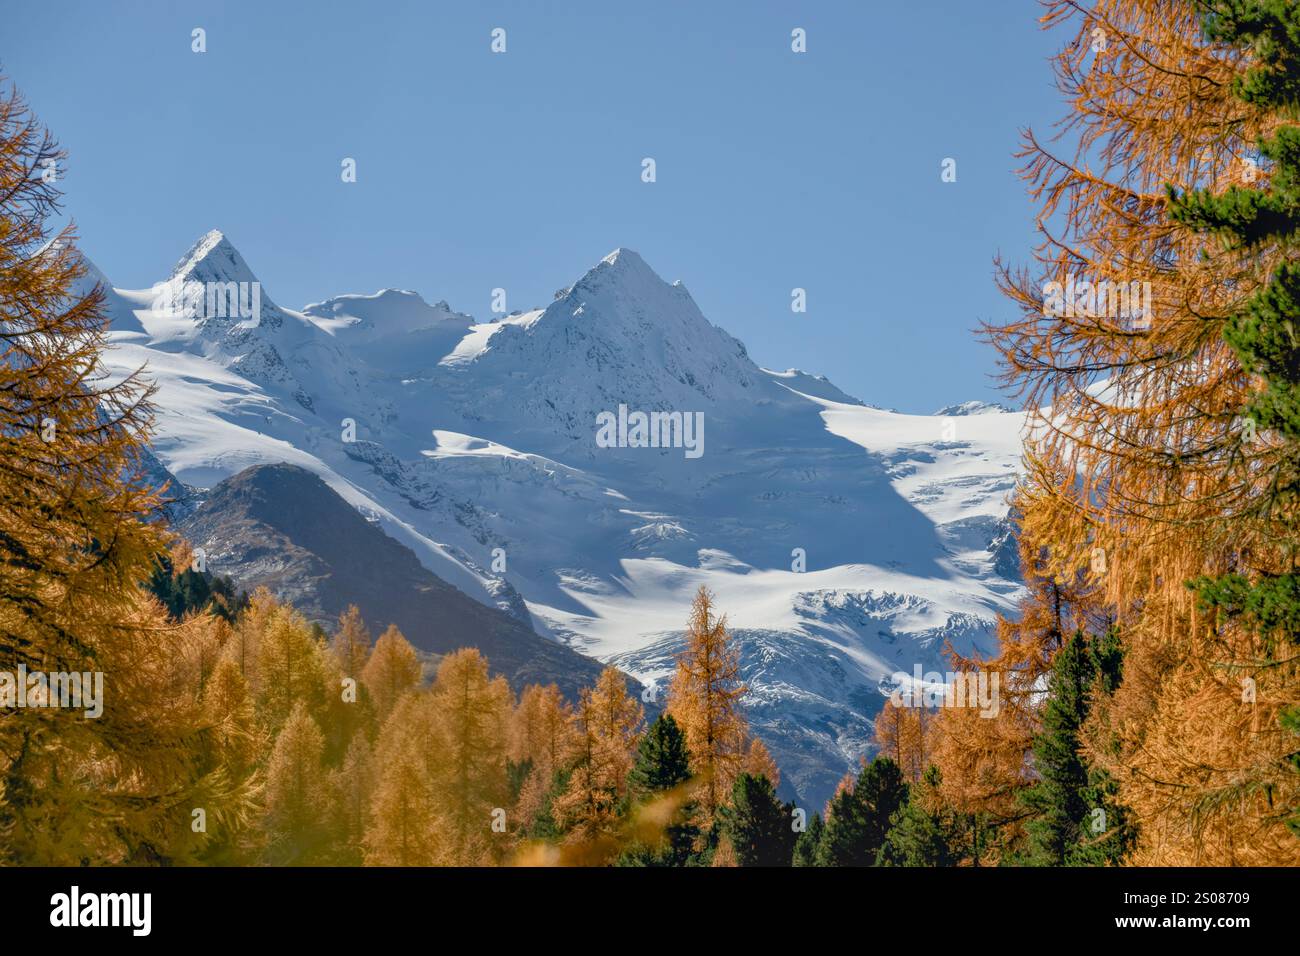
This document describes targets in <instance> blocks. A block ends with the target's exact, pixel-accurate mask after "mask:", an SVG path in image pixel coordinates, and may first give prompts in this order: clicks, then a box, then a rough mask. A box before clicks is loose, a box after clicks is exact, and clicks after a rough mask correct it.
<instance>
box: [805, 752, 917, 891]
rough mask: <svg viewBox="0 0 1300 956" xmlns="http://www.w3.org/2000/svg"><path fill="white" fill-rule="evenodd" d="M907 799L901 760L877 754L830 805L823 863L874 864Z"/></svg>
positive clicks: (822, 848) (821, 850)
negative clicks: (898, 761)
mask: <svg viewBox="0 0 1300 956" xmlns="http://www.w3.org/2000/svg"><path fill="white" fill-rule="evenodd" d="M906 799H907V784H905V783H904V782H903V775H902V772H901V771H900V770H899V768H898V764H896V763H894V761H892V760H890V759H889V758H888V757H877V758H875V759H874V760H873V761H871V763H869V764H867V765H865V766H864V767H863V768H862V770H861V771H860V772H859V773H858V776H857V778H856V779H854V778H852V777H850V778H847V779H846V780H845V781H844V782H843V783H842V784H841V785H840V788H839V790H838V791H837V793H836V794H835V796H834V797H832V798H831V802H830V803H829V804H828V806H827V812H826V823H825V834H824V835H823V837H822V839H821V842H820V846H819V852H818V857H817V862H818V864H819V865H821V866H874V865H875V864H876V858H877V855H878V854H879V853H880V849H881V847H882V846H884V843H885V837H886V836H887V835H888V833H889V827H890V822H891V820H892V818H893V816H894V814H895V813H897V812H898V810H899V808H900V807H901V806H902V805H903V802H904V800H906Z"/></svg>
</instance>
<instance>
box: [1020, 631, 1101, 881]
mask: <svg viewBox="0 0 1300 956" xmlns="http://www.w3.org/2000/svg"><path fill="white" fill-rule="evenodd" d="M1095 676H1096V670H1095V667H1094V664H1093V661H1092V658H1091V656H1090V655H1089V654H1088V646H1087V643H1086V642H1085V640H1084V637H1083V634H1082V632H1075V634H1074V636H1073V637H1071V638H1070V639H1069V640H1067V641H1066V642H1065V644H1064V645H1062V647H1061V649H1060V650H1059V651H1057V653H1056V658H1055V659H1054V660H1053V662H1052V673H1051V676H1050V678H1049V679H1048V687H1047V703H1046V704H1045V705H1044V707H1043V715H1042V732H1041V733H1039V735H1038V736H1037V737H1036V738H1035V740H1034V748H1033V752H1034V769H1035V770H1036V771H1037V773H1038V777H1039V782H1038V783H1037V784H1035V785H1034V786H1033V787H1030V788H1029V789H1028V790H1026V791H1025V792H1024V793H1023V794H1022V796H1021V799H1022V801H1023V803H1024V805H1025V807H1026V808H1027V809H1028V810H1030V811H1031V812H1032V813H1033V814H1034V819H1033V820H1032V821H1030V823H1029V824H1028V826H1027V827H1026V830H1027V832H1028V837H1029V839H1028V847H1027V849H1026V851H1025V854H1024V857H1023V859H1022V861H1021V862H1023V863H1025V864H1026V865H1030V866H1061V865H1062V864H1064V863H1065V862H1066V857H1067V855H1068V852H1069V850H1070V849H1071V848H1072V847H1074V846H1076V845H1077V844H1078V843H1079V842H1080V840H1081V838H1082V835H1083V821H1084V816H1085V814H1086V813H1087V812H1088V807H1087V805H1086V803H1085V802H1084V798H1083V790H1084V788H1085V787H1086V786H1087V785H1088V767H1087V765H1086V764H1085V763H1084V761H1083V758H1082V756H1081V755H1080V753H1079V733H1080V730H1081V728H1082V727H1083V722H1084V720H1086V719H1087V716H1088V707H1089V703H1090V695H1091V688H1092V682H1093V679H1094V677H1095Z"/></svg>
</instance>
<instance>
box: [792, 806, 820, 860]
mask: <svg viewBox="0 0 1300 956" xmlns="http://www.w3.org/2000/svg"><path fill="white" fill-rule="evenodd" d="M825 834H826V826H825V824H824V823H822V815H821V814H820V813H814V814H813V817H812V819H811V820H809V821H808V829H806V830H804V832H803V833H800V834H799V836H798V839H797V840H796V841H795V844H794V859H793V863H794V865H795V866H819V865H820V862H819V861H820V860H821V845H822V839H823V837H824V836H825Z"/></svg>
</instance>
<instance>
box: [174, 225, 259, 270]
mask: <svg viewBox="0 0 1300 956" xmlns="http://www.w3.org/2000/svg"><path fill="white" fill-rule="evenodd" d="M171 278H172V279H181V280H185V281H195V282H256V281H257V277H256V276H255V275H253V270H252V269H250V268H249V267H248V263H247V262H245V261H244V257H243V256H241V255H240V254H239V250H238V249H236V248H235V247H234V245H232V244H231V242H230V240H229V239H227V238H226V235H225V233H223V232H222V231H221V230H220V229H211V230H209V231H208V232H206V233H204V234H203V235H202V236H200V237H199V240H198V241H197V242H196V243H194V245H192V246H190V249H189V251H188V252H186V253H185V255H183V256H181V258H180V261H179V262H177V263H176V266H175V268H173V269H172V274H171Z"/></svg>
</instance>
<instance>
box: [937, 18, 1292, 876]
mask: <svg viewBox="0 0 1300 956" xmlns="http://www.w3.org/2000/svg"><path fill="white" fill-rule="evenodd" d="M1049 6H1050V10H1049V12H1048V14H1047V15H1046V16H1045V17H1044V18H1043V19H1044V22H1045V23H1046V24H1048V25H1049V26H1050V27H1051V28H1052V29H1059V28H1061V27H1063V26H1067V25H1070V24H1072V26H1073V29H1072V30H1071V31H1070V33H1069V34H1068V35H1067V36H1066V37H1065V38H1064V40H1065V42H1064V43H1063V44H1062V47H1061V50H1060V53H1059V54H1058V55H1057V57H1056V58H1055V61H1054V70H1055V76H1056V81H1057V85H1058V87H1059V88H1060V89H1061V91H1062V93H1063V95H1064V97H1065V99H1066V101H1067V102H1068V103H1069V104H1070V114H1069V115H1068V116H1067V117H1065V119H1064V120H1063V122H1062V124H1061V126H1062V128H1063V129H1064V130H1066V131H1068V132H1066V133H1064V134H1063V136H1062V140H1063V141H1060V142H1052V143H1050V144H1044V143H1042V142H1040V141H1039V140H1037V139H1036V138H1035V136H1034V135H1033V133H1032V132H1030V133H1027V134H1026V142H1025V149H1024V153H1023V155H1024V156H1025V157H1026V158H1027V160H1028V161H1027V163H1026V166H1025V169H1024V176H1025V178H1026V179H1027V180H1028V181H1029V182H1030V189H1031V191H1032V193H1033V195H1034V196H1035V197H1036V198H1037V199H1038V201H1039V203H1040V206H1041V208H1040V210H1039V214H1038V221H1039V222H1040V223H1043V224H1046V223H1051V227H1050V228H1047V227H1045V228H1044V229H1043V232H1042V237H1043V242H1042V244H1041V245H1040V247H1039V248H1038V249H1037V250H1036V251H1035V258H1036V260H1037V265H1036V267H1032V268H1026V269H1019V268H1016V269H1013V268H1010V267H1006V266H1002V265H1001V264H999V284H1000V286H1001V288H1002V289H1003V291H1004V292H1005V293H1006V294H1007V295H1008V296H1009V297H1010V298H1011V299H1013V300H1014V301H1015V302H1016V303H1017V305H1018V306H1019V308H1020V310H1021V316H1020V317H1018V318H1017V319H1014V320H1011V321H1008V322H1005V323H1002V324H1000V325H998V326H993V327H989V328H988V330H987V331H988V332H989V336H990V338H991V340H992V341H993V343H994V344H995V345H996V346H997V348H998V349H999V351H1000V352H1001V356H1002V362H1003V367H1004V370H1005V378H1006V382H1007V384H1008V385H1009V386H1011V387H1013V388H1014V389H1016V390H1017V392H1018V394H1019V395H1020V396H1021V397H1022V398H1023V401H1024V403H1025V407H1026V408H1027V409H1028V413H1027V414H1028V422H1027V433H1028V434H1029V436H1030V438H1031V441H1030V442H1029V443H1028V445H1027V447H1026V477H1025V479H1024V481H1023V483H1022V487H1021V489H1020V490H1019V492H1018V495H1017V498H1018V504H1019V506H1020V507H1021V512H1022V515H1023V517H1022V519H1021V522H1020V533H1021V540H1022V542H1023V543H1025V544H1027V545H1028V546H1030V547H1031V548H1033V549H1034V550H1035V552H1037V553H1041V554H1043V555H1045V556H1046V560H1045V563H1046V564H1047V565H1048V567H1047V568H1046V571H1047V574H1046V575H1045V576H1046V577H1048V578H1050V579H1052V580H1056V581H1065V582H1069V583H1071V584H1073V583H1074V582H1075V581H1076V580H1078V579H1080V578H1083V579H1084V580H1085V581H1086V583H1087V587H1086V588H1085V589H1084V592H1083V593H1082V594H1081V595H1080V596H1079V597H1080V598H1081V600H1080V601H1079V602H1078V604H1077V605H1076V607H1075V608H1074V609H1073V610H1074V617H1075V620H1074V622H1073V624H1072V626H1071V627H1069V628H1065V629H1063V630H1062V633H1067V634H1068V633H1072V631H1073V630H1074V629H1076V628H1081V629H1084V630H1085V631H1086V632H1089V633H1095V634H1101V633H1104V628H1105V627H1106V626H1108V625H1109V624H1110V623H1116V624H1118V625H1119V626H1120V633H1121V635H1122V642H1123V649H1124V655H1123V660H1124V664H1123V668H1124V679H1123V681H1122V683H1121V684H1120V686H1119V687H1118V688H1117V690H1116V691H1115V693H1114V694H1113V695H1111V696H1108V697H1106V698H1103V699H1099V700H1098V701H1097V703H1096V705H1095V707H1094V712H1093V716H1092V717H1091V718H1090V720H1089V724H1090V727H1085V728H1084V746H1085V749H1086V750H1087V753H1088V757H1089V759H1090V760H1091V761H1093V762H1094V764H1095V767H1096V769H1099V770H1102V771H1105V772H1106V774H1107V775H1108V777H1107V780H1108V781H1109V783H1107V782H1106V781H1098V783H1099V784H1100V785H1101V786H1102V788H1103V789H1104V788H1106V787H1112V786H1113V787H1116V788H1118V797H1119V800H1120V802H1121V803H1122V804H1123V805H1124V806H1125V807H1126V808H1128V810H1130V811H1131V813H1132V819H1133V822H1134V823H1135V824H1136V832H1137V834H1138V839H1139V842H1138V844H1137V846H1136V848H1135V849H1134V852H1133V854H1132V856H1131V860H1132V862H1136V863H1140V864H1146V865H1169V864H1190V863H1195V864H1201V865H1205V864H1215V863H1217V864H1233V863H1256V864H1280V863H1285V862H1288V861H1292V862H1294V861H1296V860H1300V842H1297V841H1296V840H1295V839H1294V837H1293V836H1292V835H1291V834H1290V833H1289V832H1288V831H1287V829H1286V827H1285V825H1284V821H1285V817H1286V815H1287V814H1286V813H1284V812H1280V810H1279V808H1280V807H1289V806H1292V805H1294V804H1295V803H1296V802H1297V800H1300V798H1298V797H1297V794H1300V779H1297V777H1296V775H1295V774H1294V772H1293V771H1292V770H1291V768H1290V766H1289V761H1288V757H1289V756H1290V755H1291V754H1293V753H1294V752H1295V750H1296V741H1295V737H1294V735H1293V734H1291V733H1290V732H1289V731H1288V730H1287V728H1286V726H1285V724H1284V715H1285V714H1286V712H1287V711H1288V710H1289V709H1290V708H1293V707H1297V706H1300V681H1297V680H1296V679H1295V671H1294V665H1293V664H1283V663H1282V662H1284V661H1289V660H1290V659H1291V658H1293V657H1294V653H1293V649H1291V648H1289V647H1278V648H1276V649H1273V650H1270V648H1269V647H1268V646H1267V644H1268V641H1267V639H1265V638H1264V637H1263V635H1261V634H1259V633H1257V632H1255V631H1253V630H1252V629H1251V628H1250V627H1249V626H1247V625H1246V623H1245V622H1243V621H1242V620H1240V619H1235V618H1234V616H1233V615H1232V614H1231V613H1229V611H1228V610H1227V609H1226V608H1224V607H1220V606H1216V605H1215V603H1214V600H1215V598H1216V596H1217V594H1218V589H1217V588H1216V587H1214V585H1213V583H1212V582H1217V581H1221V580H1224V579H1225V578H1226V576H1228V575H1234V574H1236V575H1240V576H1241V577H1242V578H1244V579H1245V580H1246V581H1247V582H1248V584H1249V586H1251V587H1252V588H1253V587H1255V586H1257V585H1258V586H1261V587H1263V588H1265V589H1267V588H1271V587H1272V586H1273V584H1272V580H1273V579H1274V578H1276V577H1280V576H1285V575H1289V574H1294V573H1296V571H1297V570H1298V569H1297V565H1296V558H1297V554H1296V540H1297V535H1296V532H1297V527H1296V524H1297V520H1300V509H1297V507H1296V505H1297V500H1296V494H1295V491H1296V489H1297V482H1296V477H1297V475H1298V474H1300V465H1298V462H1300V456H1298V455H1297V454H1296V448H1295V442H1294V430H1293V429H1294V426H1293V425H1289V424H1288V421H1289V420H1290V418H1291V411H1292V410H1293V408H1294V405H1293V398H1294V395H1295V394H1296V393H1295V391H1294V388H1295V384H1296V382H1297V376H1296V371H1297V367H1296V365H1295V359H1296V354H1297V353H1296V345H1297V343H1296V342H1295V340H1294V339H1293V338H1292V335H1291V332H1290V330H1289V328H1288V323H1289V321H1290V317H1291V316H1292V314H1293V313H1294V308H1293V306H1292V305H1291V304H1290V302H1289V301H1288V300H1290V299H1291V298H1292V290H1291V289H1290V288H1289V287H1290V286H1293V285H1295V280H1294V279H1293V278H1292V277H1290V276H1289V273H1290V271H1291V270H1292V269H1293V268H1294V259H1295V252H1296V250H1295V242H1296V239H1295V233H1294V229H1293V228H1292V226H1291V225H1290V223H1289V220H1290V219H1291V218H1292V217H1293V216H1294V208H1293V204H1294V199H1295V196H1294V195H1293V193H1294V176H1293V170H1294V167H1295V165H1296V164H1295V163H1293V162H1292V161H1291V160H1290V159H1289V158H1288V152H1291V153H1294V150H1295V148H1296V146H1297V145H1300V138H1298V137H1297V135H1296V133H1295V132H1294V130H1295V127H1296V124H1295V101H1294V99H1293V98H1292V97H1293V96H1294V85H1295V81H1294V78H1295V69H1296V62H1297V58H1296V51H1297V49H1300V45H1298V44H1297V34H1296V30H1295V17H1296V14H1295V5H1294V4H1292V3H1279V2H1273V0H1223V2H1219V0H1210V2H1205V3H1202V2H1199V0H1098V2H1097V3H1096V4H1094V5H1092V6H1091V7H1086V6H1084V5H1080V4H1074V3H1070V2H1069V0H1051V2H1050V4H1049ZM1207 14H1208V16H1207ZM1098 35H1100V36H1101V37H1102V38H1104V40H1105V43H1104V44H1098V43H1097V42H1096V40H1097V39H1098ZM1105 285H1109V286H1110V293H1109V294H1099V293H1101V292H1102V289H1103V286H1105ZM1071 288H1073V289H1074V290H1075V292H1074V294H1073V295H1068V294H1067V296H1066V297H1067V298H1071V299H1073V301H1072V302H1070V303H1066V302H1065V301H1064V299H1063V297H1062V296H1061V294H1060V292H1061V290H1062V289H1065V290H1069V289H1071ZM1121 288H1122V289H1123V290H1126V291H1128V293H1129V296H1128V298H1129V302H1128V303H1127V304H1126V303H1125V302H1124V301H1123V299H1124V297H1123V295H1118V296H1117V295H1116V293H1117V292H1119V291H1120V290H1121ZM1053 289H1055V291H1052V290H1053ZM1139 290H1140V294H1138V295H1137V301H1136V303H1135V302H1134V301H1133V298H1134V293H1135V292H1139ZM1080 293H1081V294H1080ZM1117 299H1118V300H1119V301H1118V302H1117ZM1062 306H1066V307H1064V308H1063V307H1062ZM1049 409H1050V411H1049ZM1289 430H1290V434H1289V433H1288V432H1289ZM1188 581H1192V582H1196V583H1195V584H1194V585H1193V587H1192V588H1188V587H1186V582H1188ZM1203 585H1210V590H1209V591H1207V590H1206V589H1205V587H1203ZM1089 616H1095V617H1099V618H1101V620H1093V621H1087V620H1085V618H1087V617H1089ZM1273 663H1276V664H1277V665H1278V666H1273ZM1261 664H1263V666H1261ZM1247 682H1248V686H1245V685H1246V683H1247ZM946 716H947V715H946V714H945V720H944V721H943V722H944V723H945V724H947V723H948V721H947V719H946ZM1094 730H1095V731H1096V732H1095V733H1094ZM943 771H944V778H943V779H944V787H945V789H947V788H949V787H950V786H960V785H961V780H960V778H959V777H958V776H956V775H954V774H951V773H949V768H948V767H946V766H945V767H944V768H943Z"/></svg>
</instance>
